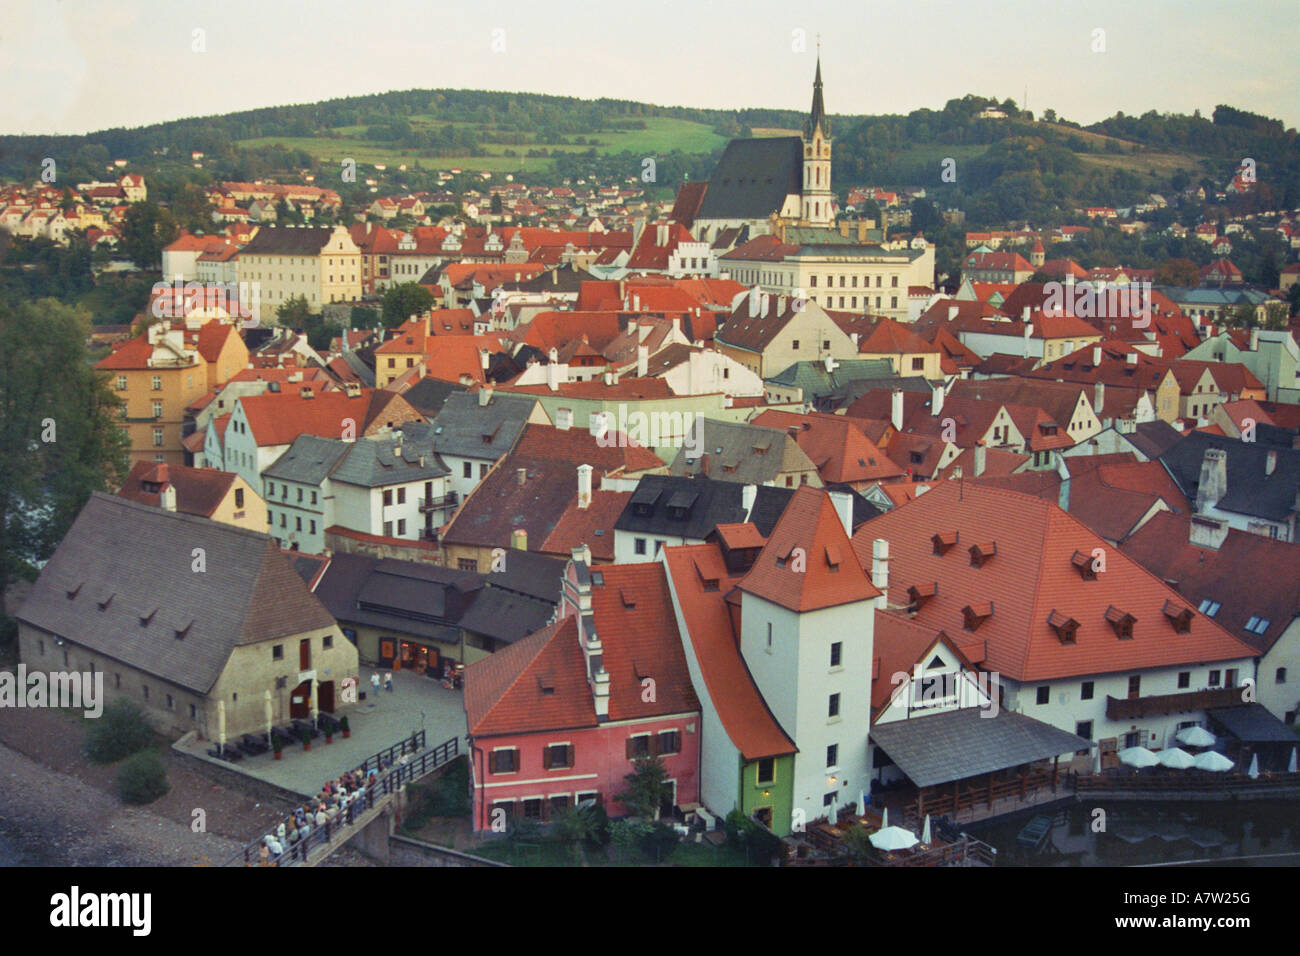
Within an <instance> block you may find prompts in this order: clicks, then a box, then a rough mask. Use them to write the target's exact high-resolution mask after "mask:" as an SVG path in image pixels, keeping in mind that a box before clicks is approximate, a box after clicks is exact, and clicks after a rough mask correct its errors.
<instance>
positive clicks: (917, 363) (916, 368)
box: [912, 356, 925, 372]
mask: <svg viewBox="0 0 1300 956" xmlns="http://www.w3.org/2000/svg"><path fill="white" fill-rule="evenodd" d="M924 369H925V358H924V357H923V356H917V357H916V358H914V359H912V371H913V372H920V371H923V370H924Z"/></svg>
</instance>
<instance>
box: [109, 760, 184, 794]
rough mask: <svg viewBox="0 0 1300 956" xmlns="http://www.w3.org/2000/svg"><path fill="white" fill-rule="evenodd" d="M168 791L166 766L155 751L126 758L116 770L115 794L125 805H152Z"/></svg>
mask: <svg viewBox="0 0 1300 956" xmlns="http://www.w3.org/2000/svg"><path fill="white" fill-rule="evenodd" d="M170 789H171V787H170V785H169V784H168V783H167V766H166V764H164V763H163V761H162V757H160V756H159V755H158V751H156V750H142V751H140V753H138V754H136V755H135V756H133V757H128V758H127V759H126V760H125V761H123V763H122V767H121V769H120V770H118V773H117V792H118V795H119V796H120V797H121V798H122V800H123V802H125V803H136V804H141V803H153V802H154V801H155V800H157V799H158V798H159V797H161V796H163V795H164V794H166V793H167V791H168V790H170Z"/></svg>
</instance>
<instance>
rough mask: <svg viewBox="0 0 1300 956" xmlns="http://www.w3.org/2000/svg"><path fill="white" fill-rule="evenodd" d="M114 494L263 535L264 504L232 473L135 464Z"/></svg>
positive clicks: (247, 485) (145, 463)
mask: <svg viewBox="0 0 1300 956" xmlns="http://www.w3.org/2000/svg"><path fill="white" fill-rule="evenodd" d="M117 494H118V497H119V498H128V499H130V500H131V501H136V502H139V503H140V504H144V505H153V506H154V507H155V508H165V509H167V510H168V511H176V512H179V513H180V514H187V515H198V516H199V517H201V518H208V519H210V520H212V521H220V522H222V523H224V524H231V525H234V526H235V527H237V528H246V529H248V530H249V531H257V532H259V533H261V532H265V531H266V502H265V501H263V500H262V496H261V495H259V494H258V493H257V492H256V491H254V490H253V489H252V488H251V487H249V484H248V482H246V481H245V480H244V479H243V478H242V477H240V476H239V475H237V474H235V473H234V472H233V471H217V470H216V469H215V468H190V467H187V466H185V465H164V464H157V463H155V462H147V461H138V462H136V463H135V464H134V465H133V466H132V467H131V473H130V474H129V475H127V478H126V481H125V482H124V483H123V484H122V488H121V490H120V491H119V492H118V493H117Z"/></svg>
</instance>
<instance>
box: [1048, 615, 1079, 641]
mask: <svg viewBox="0 0 1300 956" xmlns="http://www.w3.org/2000/svg"><path fill="white" fill-rule="evenodd" d="M1047 623H1048V624H1049V625H1050V626H1051V628H1052V630H1054V631H1055V632H1056V637H1057V639H1058V640H1060V642H1061V643H1062V644H1074V643H1076V638H1075V634H1076V632H1077V631H1078V630H1079V622H1078V621H1076V620H1075V619H1074V618H1072V617H1070V616H1069V615H1068V614H1062V613H1061V612H1060V611H1058V610H1056V609H1055V608H1053V609H1052V613H1051V614H1049V615H1048V616H1047Z"/></svg>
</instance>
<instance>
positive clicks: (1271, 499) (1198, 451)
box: [1160, 432, 1300, 521]
mask: <svg viewBox="0 0 1300 956" xmlns="http://www.w3.org/2000/svg"><path fill="white" fill-rule="evenodd" d="M1210 448H1219V449H1222V450H1223V451H1224V452H1226V453H1227V457H1228V460H1227V466H1228V469H1227V470H1228V493H1227V494H1226V495H1224V496H1223V498H1221V499H1220V500H1219V503H1218V507H1219V509H1220V510H1222V511H1232V512H1235V513H1237V514H1243V515H1253V516H1255V517H1257V518H1267V519H1269V520H1270V521H1283V520H1285V519H1286V518H1287V516H1288V515H1290V514H1291V512H1292V511H1293V510H1294V509H1295V504H1296V488H1297V487H1300V450H1294V449H1291V448H1277V447H1276V446H1268V445H1264V444H1262V443H1260V442H1243V441H1240V440H1238V439H1236V438H1228V437H1227V436H1224V435H1210V434H1207V433H1206V432H1192V433H1190V434H1189V435H1186V436H1185V437H1184V438H1183V439H1182V441H1180V442H1178V444H1176V445H1174V446H1173V447H1172V448H1170V449H1169V450H1168V451H1166V452H1165V453H1164V454H1163V455H1161V456H1160V461H1161V463H1162V464H1163V465H1164V466H1165V470H1166V471H1168V472H1169V474H1170V477H1172V478H1173V479H1174V481H1175V482H1177V483H1178V488H1179V490H1180V491H1182V493H1183V494H1184V495H1186V496H1187V498H1188V500H1189V501H1195V500H1196V490H1197V487H1198V486H1199V485H1200V483H1201V463H1202V462H1203V461H1204V459H1205V452H1206V450H1208V449H1210ZM1269 454H1276V455H1277V465H1276V467H1275V468H1274V470H1273V474H1271V475H1269V474H1266V473H1265V471H1266V464H1265V463H1266V459H1267V457H1268V455H1269Z"/></svg>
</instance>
